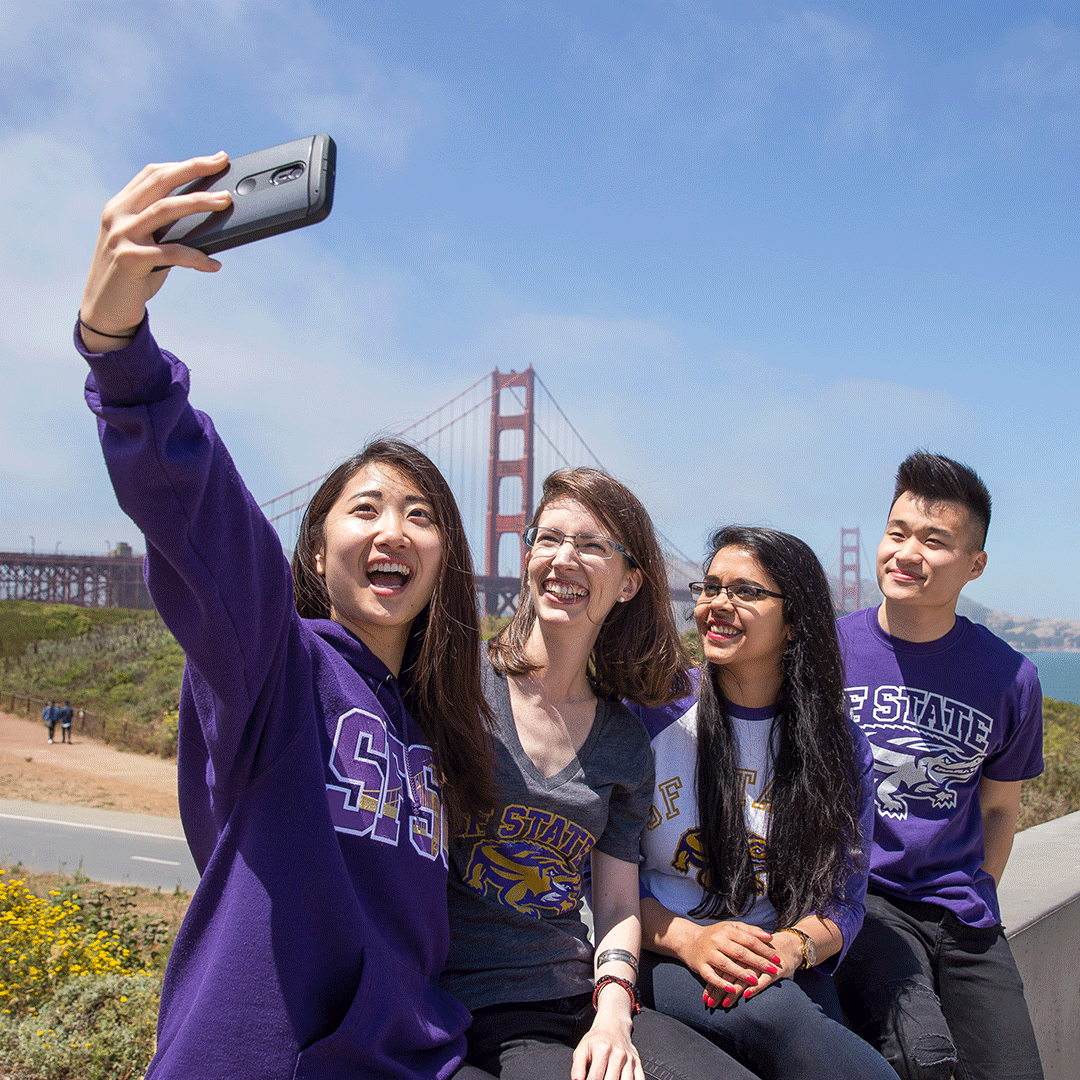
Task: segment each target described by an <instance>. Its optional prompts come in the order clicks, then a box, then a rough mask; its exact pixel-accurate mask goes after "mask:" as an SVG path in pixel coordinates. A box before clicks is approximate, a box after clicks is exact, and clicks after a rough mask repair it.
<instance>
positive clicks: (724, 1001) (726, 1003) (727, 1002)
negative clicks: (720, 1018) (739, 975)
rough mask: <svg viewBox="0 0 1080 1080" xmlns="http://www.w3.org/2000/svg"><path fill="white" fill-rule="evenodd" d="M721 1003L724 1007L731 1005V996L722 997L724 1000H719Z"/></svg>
mask: <svg viewBox="0 0 1080 1080" xmlns="http://www.w3.org/2000/svg"><path fill="white" fill-rule="evenodd" d="M721 1004H722V1005H723V1006H724V1008H725V1009H726V1008H728V1007H729V1006H730V1005H731V998H729V997H726V998H724V1000H723V1001H722V1002H721Z"/></svg>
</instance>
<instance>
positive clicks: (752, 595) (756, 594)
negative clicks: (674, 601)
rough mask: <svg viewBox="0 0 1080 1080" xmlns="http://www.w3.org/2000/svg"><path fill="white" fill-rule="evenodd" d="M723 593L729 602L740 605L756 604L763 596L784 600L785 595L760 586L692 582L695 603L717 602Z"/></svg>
mask: <svg viewBox="0 0 1080 1080" xmlns="http://www.w3.org/2000/svg"><path fill="white" fill-rule="evenodd" d="M721 592H726V593H727V596H728V599H729V600H736V601H738V602H739V603H740V604H756V603H757V602H758V601H759V600H760V599H761V598H762V597H763V596H775V597H776V599H777V600H783V599H784V594H783V593H778V592H770V591H769V590H768V589H763V588H762V587H761V586H760V585H721V584H720V582H719V581H691V582H690V595H691V596H693V598H694V601H695V602H697V601H698V600H715V599H716V598H717V597H718V596H719V595H720V593H721Z"/></svg>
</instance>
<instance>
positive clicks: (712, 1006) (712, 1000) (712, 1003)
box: [705, 998, 716, 1009]
mask: <svg viewBox="0 0 1080 1080" xmlns="http://www.w3.org/2000/svg"><path fill="white" fill-rule="evenodd" d="M705 1004H706V1005H708V1006H709V1008H710V1009H715V1008H716V998H709V1000H708V1001H706V1002H705Z"/></svg>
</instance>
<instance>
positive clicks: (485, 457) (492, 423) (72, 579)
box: [0, 366, 860, 615]
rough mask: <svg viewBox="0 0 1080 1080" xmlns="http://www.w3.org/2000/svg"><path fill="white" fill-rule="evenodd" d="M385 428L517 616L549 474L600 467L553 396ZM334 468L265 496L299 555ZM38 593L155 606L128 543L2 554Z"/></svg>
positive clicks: (855, 575) (682, 559)
mask: <svg viewBox="0 0 1080 1080" xmlns="http://www.w3.org/2000/svg"><path fill="white" fill-rule="evenodd" d="M388 434H390V435H393V436H395V437H398V438H403V439H407V440H408V441H410V442H412V443H414V444H415V445H416V446H418V447H420V449H422V450H423V451H424V452H425V453H426V454H427V455H428V456H429V457H430V458H431V459H432V460H433V461H434V462H435V463H436V465H438V466H439V468H440V470H441V471H442V473H443V475H444V476H445V477H446V479H447V481H448V483H449V484H450V487H451V489H452V490H453V491H454V494H455V497H456V498H457V500H458V505H459V506H460V508H461V512H462V517H463V519H464V521H465V527H466V530H467V532H468V535H469V538H470V542H471V544H472V555H473V565H474V567H475V568H476V571H477V590H478V593H479V599H480V601H481V606H482V610H483V611H484V612H485V613H486V614H489V615H503V614H507V613H509V612H511V611H512V610H513V609H514V607H515V606H516V604H517V597H518V593H519V591H520V587H521V573H522V567H523V565H524V550H523V544H522V540H521V533H522V531H523V530H524V529H525V528H527V527H528V524H529V521H530V519H531V518H532V514H533V509H534V507H535V505H536V500H537V497H538V494H539V488H540V485H541V483H542V481H543V478H544V477H545V476H547V474H548V473H549V472H551V471H552V470H554V469H557V468H563V467H573V466H577V465H592V466H595V467H597V468H603V465H602V463H601V462H600V459H599V458H598V457H597V455H596V454H595V453H594V452H593V451H592V449H591V448H590V447H589V446H588V444H587V443H586V442H585V440H584V438H583V437H582V436H581V434H580V433H579V432H578V430H577V429H576V428H575V427H574V425H573V423H572V422H571V421H570V419H569V417H567V415H566V413H565V412H564V411H563V410H562V408H561V407H560V406H559V404H558V402H557V401H556V400H555V399H554V397H553V396H552V395H551V392H550V391H549V390H548V388H547V387H546V386H545V385H544V383H543V382H542V381H541V379H540V377H539V376H538V375H537V374H536V372H535V371H534V370H533V368H532V367H531V366H530V367H528V368H526V369H525V370H524V371H521V372H518V371H510V372H509V373H504V372H500V371H499V370H498V369H496V370H494V371H492V372H490V373H489V374H487V375H484V376H482V377H481V378H479V379H478V380H477V381H476V382H474V383H473V384H472V385H471V386H469V387H468V388H466V389H465V390H463V391H462V392H461V393H460V394H458V395H457V396H456V397H454V398H452V399H451V400H450V401H448V402H446V403H445V404H444V405H440V406H439V407H438V408H436V409H434V410H432V411H431V412H430V413H428V414H427V415H426V416H424V417H422V418H421V419H419V420H416V421H414V422H412V423H409V424H408V425H406V426H403V427H399V428H397V429H396V430H395V429H392V428H391V429H388ZM326 475H327V474H326V473H324V474H322V475H320V476H316V477H314V478H313V479H311V480H308V481H306V482H305V483H303V484H299V485H297V486H296V487H293V488H290V489H289V490H288V491H285V492H283V493H282V494H280V495H275V496H274V497H273V498H271V499H267V500H266V501H265V502H263V503H261V506H262V509H263V511H264V512H265V513H266V515H267V517H268V518H269V519H270V521H271V522H272V523H273V525H274V527H275V528H276V529H277V531H278V535H279V536H280V537H281V540H282V544H283V546H284V547H285V549H286V551H291V550H292V548H293V546H294V544H295V541H296V536H297V533H298V531H299V526H300V521H301V518H302V516H303V512H304V509H305V508H306V506H307V504H308V502H309V500H310V499H311V496H312V495H313V494H314V493H315V490H316V488H317V487H318V485H319V484H320V483H321V482H322V481H323V479H324V478H325V476H326ZM661 543H662V546H663V548H664V554H665V557H666V559H667V564H668V581H669V587H670V589H671V593H672V598H673V600H676V601H686V602H689V600H690V592H689V590H688V589H687V587H686V583H687V582H688V581H690V580H691V579H692V578H695V577H697V576H698V574H699V572H700V565H699V564H698V563H697V562H696V560H694V559H692V558H688V557H687V556H686V555H685V554H684V553H683V552H681V551H679V550H678V548H677V547H676V546H675V545H674V544H673V543H672V542H671V541H670V540H669V539H668V538H667V537H665V536H664V535H663V534H662V533H661ZM859 568H860V554H859V531H858V529H843V530H842V531H841V551H840V557H839V567H838V572H837V574H836V577H837V580H838V586H839V587H838V600H839V602H840V606H841V609H842V610H844V611H854V610H855V609H856V608H858V607H859V594H860V573H859ZM15 599H26V600H41V601H50V602H53V603H71V604H80V605H84V606H108V607H150V606H151V605H150V601H149V597H148V596H147V594H146V588H145V585H144V584H143V581H142V557H141V556H136V555H133V554H132V552H131V549H130V548H129V547H127V545H118V546H117V549H116V550H115V551H113V552H111V553H110V554H109V555H105V556H94V555H86V556H76V555H59V554H55V555H49V554H45V553H40V554H37V553H30V554H26V553H19V552H6V553H4V552H0V600H15Z"/></svg>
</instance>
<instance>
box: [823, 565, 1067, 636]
mask: <svg viewBox="0 0 1080 1080" xmlns="http://www.w3.org/2000/svg"><path fill="white" fill-rule="evenodd" d="M832 585H833V595H834V596H835V597H836V598H837V600H838V601H839V596H840V589H839V585H838V584H837V582H836V580H835V579H833V581H832ZM860 593H861V595H860V598H859V602H860V603H861V605H862V606H863V607H872V606H873V605H875V604H880V603H881V591H880V590H879V589H878V587H877V582H876V581H865V580H864V581H863V582H861V583H860ZM956 612H957V614H958V615H963V616H965V617H966V618H968V619H971V621H972V622H978V623H982V624H983V626H986V627H989V628H990V629H991V630H993V631H994V633H995V634H997V635H998V637H1001V638H1004V639H1005V640H1006V641H1007V642H1008V643H1009V644H1010V645H1011V646H1012V647H1013V648H1014V649H1017V650H1018V651H1019V652H1033V651H1035V650H1037V649H1077V650H1080V619H1035V618H1032V617H1031V616H1030V615H1009V614H1008V613H1007V612H1004V611H995V610H993V609H992V608H988V607H986V606H985V605H983V604H979V603H976V602H975V601H974V600H969V599H968V598H967V597H966V596H964V595H963V594H961V596H960V600H959V602H958V603H957V605H956Z"/></svg>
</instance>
